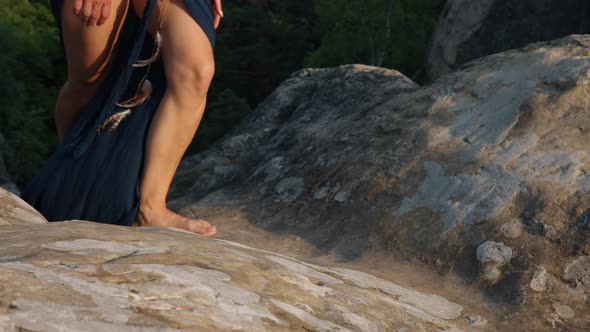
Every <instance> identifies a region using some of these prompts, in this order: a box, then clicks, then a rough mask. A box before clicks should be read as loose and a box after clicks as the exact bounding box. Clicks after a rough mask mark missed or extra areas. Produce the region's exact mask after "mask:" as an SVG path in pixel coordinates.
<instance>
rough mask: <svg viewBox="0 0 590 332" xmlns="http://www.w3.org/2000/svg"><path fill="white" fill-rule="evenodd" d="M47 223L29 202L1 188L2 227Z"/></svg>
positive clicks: (0, 213) (0, 220) (0, 219)
mask: <svg viewBox="0 0 590 332" xmlns="http://www.w3.org/2000/svg"><path fill="white" fill-rule="evenodd" d="M46 222H47V219H45V217H43V215H41V213H39V212H38V211H37V210H35V209H34V208H33V207H31V206H30V205H29V204H28V203H27V202H25V201H24V200H22V199H21V198H20V197H18V196H16V195H14V194H13V193H11V192H9V191H7V190H6V189H4V188H1V187H0V226H2V225H22V224H40V223H46Z"/></svg>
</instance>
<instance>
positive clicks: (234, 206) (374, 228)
mask: <svg viewBox="0 0 590 332" xmlns="http://www.w3.org/2000/svg"><path fill="white" fill-rule="evenodd" d="M589 49H590V36H585V35H575V36H569V37H566V38H563V39H558V40H555V41H551V42H541V43H536V44H531V45H528V46H526V47H524V48H522V49H516V50H510V51H506V52H503V53H499V54H495V55H491V56H487V57H484V58H480V59H478V60H477V61H474V62H471V63H469V64H467V65H466V66H465V68H464V69H463V70H461V71H458V72H455V73H452V74H449V75H447V76H444V77H442V78H441V79H439V80H438V81H437V82H436V83H435V84H432V85H429V86H426V87H423V88H420V87H419V86H418V85H417V84H415V83H413V82H412V81H411V80H409V79H408V78H406V77H404V76H403V75H402V74H400V73H399V72H397V71H395V70H387V69H383V68H376V67H370V66H364V65H344V66H340V67H335V68H324V69H304V70H301V71H298V72H296V73H294V74H293V75H292V76H291V77H290V78H289V79H287V80H286V81H284V82H283V83H282V84H281V85H280V86H279V87H278V88H277V89H276V91H274V92H273V93H272V94H271V95H270V96H269V97H268V98H267V99H266V100H265V101H264V102H262V103H261V104H260V105H259V107H258V108H257V109H256V110H255V111H254V112H253V113H251V114H250V115H249V116H248V117H247V118H246V119H245V120H244V121H243V122H242V123H241V124H240V125H238V126H237V127H235V128H234V129H233V130H232V131H231V132H229V133H228V134H227V135H226V136H225V137H224V138H223V139H222V140H220V141H219V142H218V143H217V144H215V145H214V146H213V147H212V148H210V149H208V150H206V151H204V152H202V153H200V154H197V155H194V156H191V157H189V158H186V159H185V160H184V161H183V162H182V164H181V167H180V168H179V171H178V173H177V176H176V177H175V179H174V182H173V188H172V191H171V194H170V200H171V201H170V203H171V206H173V207H175V208H176V209H179V210H180V211H181V212H182V213H183V214H185V215H188V216H196V215H197V216H206V215H208V216H209V217H208V219H209V220H210V221H212V222H216V219H215V215H216V213H217V211H220V209H226V210H233V211H234V212H235V216H236V218H241V220H245V221H248V222H249V223H251V224H253V225H255V226H257V227H258V228H262V229H265V230H267V231H270V232H273V233H275V234H295V235H297V236H298V237H300V238H302V239H303V240H305V241H306V242H307V243H311V244H313V245H315V246H316V247H317V248H320V249H321V250H324V251H330V252H332V253H334V254H335V255H336V256H337V257H339V258H340V259H341V260H344V261H346V260H352V259H355V258H357V257H360V256H361V255H363V254H365V253H368V252H373V251H385V252H388V253H390V254H392V255H394V256H396V257H397V258H400V259H404V260H413V261H415V262H423V263H425V264H427V265H429V266H431V267H432V268H433V269H436V270H437V271H438V272H440V273H452V274H455V275H458V276H460V277H461V278H464V280H465V282H467V283H469V284H473V285H477V286H479V287H480V289H482V290H483V291H484V292H485V294H487V296H488V297H489V298H491V299H493V300H494V301H496V302H499V303H504V304H506V305H515V306H516V307H517V308H519V309H522V310H517V312H521V313H522V312H526V313H527V314H529V315H531V316H530V317H547V320H546V321H544V323H545V324H546V325H545V326H544V327H547V326H556V325H560V326H565V327H564V328H569V329H575V328H581V327H583V326H584V325H585V324H587V321H586V318H585V317H587V314H588V304H587V303H586V301H587V299H588V298H590V297H589V296H588V295H590V286H589V285H590V283H588V282H587V280H590V278H589V277H588V274H587V271H588V264H589V263H588V262H590V259H589V258H588V257H589V256H588V255H590V240H589V235H590V212H588V209H589V208H590V155H589V149H588V146H589V145H588V144H589V142H590V112H588V109H589V108H590V98H588V94H589V92H590V90H589V89H590V88H589V84H588V82H590V52H589V51H588V50H589ZM218 226H219V227H220V229H223V227H224V224H223V223H222V221H220V220H219V222H218ZM253 241H254V242H255V241H256V239H254V240H253ZM260 241H264V239H263V238H261V239H260ZM480 246H481V247H480ZM585 271H586V272H585ZM556 306H565V307H567V308H569V309H571V310H572V311H573V312H575V315H566V316H567V317H564V316H561V315H560V314H559V313H557V312H556V310H557V309H555V308H556ZM559 308H561V309H563V307H559ZM561 309H560V310H561ZM569 309H568V310H569ZM566 311H567V310H566ZM568 312H569V311H568ZM521 318H522V317H521ZM522 319H523V321H525V320H524V318H522ZM585 327H587V325H586V326H585ZM541 328H543V327H541Z"/></svg>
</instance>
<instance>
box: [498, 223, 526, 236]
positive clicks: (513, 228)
mask: <svg viewBox="0 0 590 332" xmlns="http://www.w3.org/2000/svg"><path fill="white" fill-rule="evenodd" d="M522 230H523V226H522V222H520V220H518V219H514V220H511V221H509V222H507V223H505V224H503V225H502V226H500V232H501V233H502V235H504V236H505V237H507V238H511V239H514V238H517V237H518V236H519V235H520V234H521V233H522Z"/></svg>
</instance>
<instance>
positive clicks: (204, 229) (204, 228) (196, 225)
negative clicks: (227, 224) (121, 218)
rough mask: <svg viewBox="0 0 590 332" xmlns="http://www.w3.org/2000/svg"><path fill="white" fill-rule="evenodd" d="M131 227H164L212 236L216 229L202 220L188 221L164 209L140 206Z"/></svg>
mask: <svg viewBox="0 0 590 332" xmlns="http://www.w3.org/2000/svg"><path fill="white" fill-rule="evenodd" d="M133 226H164V227H175V228H180V229H184V230H187V231H190V232H193V233H197V234H201V235H206V236H213V235H215V233H217V228H216V227H215V226H211V224H209V223H208V222H207V221H206V220H203V219H189V218H186V217H183V216H181V215H179V214H177V213H174V212H172V211H170V210H169V209H168V208H166V207H162V208H148V207H145V206H143V205H140V207H139V212H138V213H137V218H136V220H135V222H134V223H133Z"/></svg>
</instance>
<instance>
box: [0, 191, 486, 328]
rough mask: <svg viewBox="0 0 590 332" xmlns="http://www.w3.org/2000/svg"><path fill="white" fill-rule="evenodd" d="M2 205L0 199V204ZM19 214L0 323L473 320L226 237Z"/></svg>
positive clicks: (5, 247)
mask: <svg viewBox="0 0 590 332" xmlns="http://www.w3.org/2000/svg"><path fill="white" fill-rule="evenodd" d="M1 192H2V189H0V193H1ZM4 193H5V194H6V195H7V196H8V197H9V198H11V197H10V194H9V193H7V192H5V191H4ZM2 197H3V196H2ZM12 199H13V198H12ZM6 205H7V206H6ZM12 207H13V204H12V203H10V202H9V203H7V201H6V200H4V199H2V198H0V211H3V209H4V210H9V209H10V208H12ZM0 217H1V214H0ZM19 217H20V218H21V219H22V220H21V222H19V223H16V224H14V225H8V226H6V225H0V243H1V247H2V250H0V295H1V296H0V331H7V332H12V331H43V332H51V331H449V332H458V331H464V328H469V326H470V325H469V324H470V323H469V321H468V320H466V319H465V318H467V317H477V318H479V319H480V321H483V318H482V317H481V316H479V315H469V316H467V317H465V316H463V313H462V311H463V306H462V305H459V304H456V303H454V302H451V301H448V300H446V299H445V298H443V297H441V296H439V295H435V294H429V293H424V292H420V291H417V290H414V289H410V288H405V287H402V286H401V285H399V284H396V283H394V282H391V281H387V280H385V279H381V278H378V277H376V276H373V275H370V274H367V273H364V272H360V271H356V270H351V269H348V268H343V267H327V266H319V265H314V264H309V263H305V262H303V261H300V260H297V259H293V258H290V257H288V256H284V255H281V254H278V253H273V252H270V251H266V250H260V249H255V248H252V247H248V246H245V245H242V244H238V243H235V242H231V241H226V240H222V239H216V238H207V237H203V236H198V235H196V234H193V233H189V232H184V231H179V230H174V229H167V228H162V227H159V228H158V227H149V228H129V227H122V226H113V225H105V224H98V223H92V222H87V221H64V222H55V223H38V220H37V219H36V217H35V216H28V217H27V216H24V215H22V214H20V215H19ZM1 220H2V219H1V218H0V221H1ZM468 312H470V313H472V314H473V313H474V312H473V308H469V309H468ZM480 313H483V314H485V312H481V311H480Z"/></svg>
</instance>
